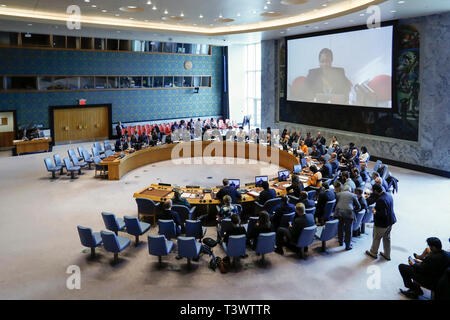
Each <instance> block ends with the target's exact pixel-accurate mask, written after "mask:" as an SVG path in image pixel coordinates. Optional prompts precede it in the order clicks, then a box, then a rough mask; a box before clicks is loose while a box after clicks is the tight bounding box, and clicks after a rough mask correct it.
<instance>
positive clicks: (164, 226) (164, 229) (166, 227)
mask: <svg viewBox="0 0 450 320" xmlns="http://www.w3.org/2000/svg"><path fill="white" fill-rule="evenodd" d="M158 234H163V235H165V236H166V238H167V239H172V238H176V237H177V231H176V226H175V222H174V221H173V220H163V219H159V220H158Z"/></svg>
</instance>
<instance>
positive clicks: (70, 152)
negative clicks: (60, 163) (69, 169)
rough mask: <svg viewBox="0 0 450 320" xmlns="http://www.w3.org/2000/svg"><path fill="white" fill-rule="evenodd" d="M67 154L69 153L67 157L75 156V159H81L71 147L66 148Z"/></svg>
mask: <svg viewBox="0 0 450 320" xmlns="http://www.w3.org/2000/svg"><path fill="white" fill-rule="evenodd" d="M67 154H68V155H69V158H71V159H72V158H77V160H79V161H81V160H83V157H80V156H77V154H76V153H75V150H73V149H69V150H67Z"/></svg>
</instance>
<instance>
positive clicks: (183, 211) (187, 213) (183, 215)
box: [172, 204, 196, 225]
mask: <svg viewBox="0 0 450 320" xmlns="http://www.w3.org/2000/svg"><path fill="white" fill-rule="evenodd" d="M195 209H196V207H192V208H191V209H189V208H188V207H186V206H183V205H178V204H175V205H173V206H172V210H173V211H176V212H178V215H179V216H180V222H181V224H182V225H184V223H185V221H186V220H192V217H193V215H194V211H195Z"/></svg>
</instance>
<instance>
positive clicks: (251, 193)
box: [247, 191, 259, 197]
mask: <svg viewBox="0 0 450 320" xmlns="http://www.w3.org/2000/svg"><path fill="white" fill-rule="evenodd" d="M247 194H249V195H251V196H252V197H258V196H259V192H256V191H249V192H247Z"/></svg>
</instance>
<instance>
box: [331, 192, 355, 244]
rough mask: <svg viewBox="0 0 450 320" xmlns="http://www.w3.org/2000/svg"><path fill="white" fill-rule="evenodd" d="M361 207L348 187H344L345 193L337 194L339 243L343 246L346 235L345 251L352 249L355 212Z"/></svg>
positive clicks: (336, 215)
mask: <svg viewBox="0 0 450 320" xmlns="http://www.w3.org/2000/svg"><path fill="white" fill-rule="evenodd" d="M359 209H360V205H359V202H358V198H357V197H356V195H355V194H354V193H352V192H350V187H349V186H348V185H346V186H344V191H342V192H339V193H338V194H336V208H335V210H334V211H335V213H334V216H335V217H336V218H338V219H339V224H338V241H339V245H341V246H342V245H343V242H344V234H345V250H351V249H352V227H353V220H354V219H355V211H356V212H358V211H359Z"/></svg>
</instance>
